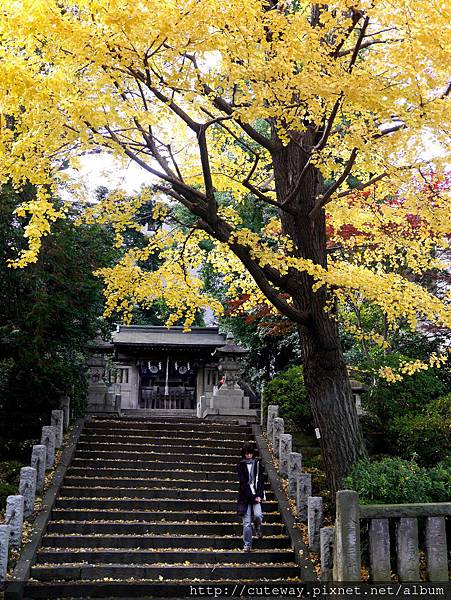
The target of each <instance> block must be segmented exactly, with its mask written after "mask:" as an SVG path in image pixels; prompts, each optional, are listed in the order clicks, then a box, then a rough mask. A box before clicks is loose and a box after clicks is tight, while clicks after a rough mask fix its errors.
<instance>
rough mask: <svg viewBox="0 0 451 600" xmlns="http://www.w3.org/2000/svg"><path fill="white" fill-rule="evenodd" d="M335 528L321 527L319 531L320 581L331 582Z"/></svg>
mask: <svg viewBox="0 0 451 600" xmlns="http://www.w3.org/2000/svg"><path fill="white" fill-rule="evenodd" d="M334 542H335V527H322V528H321V531H320V542H319V543H320V554H321V574H320V580H321V581H332V577H333V567H334Z"/></svg>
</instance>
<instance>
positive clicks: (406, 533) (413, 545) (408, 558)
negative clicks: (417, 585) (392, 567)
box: [396, 517, 420, 581]
mask: <svg viewBox="0 0 451 600" xmlns="http://www.w3.org/2000/svg"><path fill="white" fill-rule="evenodd" d="M396 553H397V559H398V575H399V579H400V580H401V581H420V558H419V553H418V519H415V518H412V517H403V518H401V519H399V522H398V526H397V529H396Z"/></svg>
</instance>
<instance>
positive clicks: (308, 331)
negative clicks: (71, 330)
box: [273, 132, 365, 495]
mask: <svg viewBox="0 0 451 600" xmlns="http://www.w3.org/2000/svg"><path fill="white" fill-rule="evenodd" d="M293 137H294V136H293ZM307 145H312V135H311V134H309V132H307V134H303V136H300V135H299V136H297V139H296V138H295V139H294V140H293V141H292V142H290V143H289V144H288V146H285V147H284V148H283V149H282V150H280V151H279V152H278V153H277V154H274V155H273V164H274V177H275V184H276V192H277V196H278V199H279V202H280V201H283V199H284V198H287V196H289V195H290V193H292V192H293V189H296V188H297V187H299V189H298V190H297V192H296V194H295V195H294V197H293V198H292V199H291V200H290V203H289V208H290V210H291V211H292V212H291V214H290V213H287V212H286V211H281V212H280V217H281V221H282V232H283V234H284V235H286V236H288V237H289V238H290V239H291V240H292V242H293V246H294V250H293V255H294V256H297V257H302V258H308V259H310V260H312V261H313V262H315V263H316V264H320V265H322V266H323V267H326V266H327V252H326V222H325V214H324V211H323V210H322V211H321V214H320V215H318V216H317V217H316V219H315V220H312V218H311V217H310V216H309V213H310V211H311V210H312V208H313V206H314V203H315V198H316V197H317V196H318V194H321V193H323V191H324V183H323V178H322V176H321V173H320V172H319V170H318V169H317V168H316V167H313V166H309V167H307V170H306V172H305V176H304V177H303V179H302V184H301V185H300V186H296V183H297V182H298V181H299V177H300V173H301V172H302V170H303V168H304V166H305V165H306V162H307V160H308V154H307V152H305V151H304V150H303V147H306V146H307ZM288 277H289V278H290V280H291V281H290V287H293V283H294V288H295V291H293V292H292V294H291V295H292V299H293V303H294V305H295V306H296V308H298V309H299V310H301V311H305V310H307V311H308V312H309V315H310V318H309V321H308V323H307V324H306V325H302V326H299V335H300V339H301V347H302V351H303V352H302V354H303V365H304V379H305V384H306V388H307V391H308V395H309V399H310V403H311V407H312V413H313V418H314V422H315V426H316V427H317V428H318V429H319V433H320V436H321V437H320V444H321V449H322V453H323V460H324V463H325V467H326V474H327V479H328V484H329V486H330V489H331V491H332V494H333V495H335V493H336V492H337V490H339V489H340V488H341V486H342V480H343V477H344V476H345V475H347V474H348V473H349V471H350V470H351V468H352V466H353V464H354V463H355V462H356V461H357V460H358V458H359V457H360V456H362V455H364V454H365V447H364V442H363V437H362V433H361V430H360V426H359V421H358V417H357V411H356V407H355V401H354V398H353V395H352V391H351V386H350V383H349V377H348V373H347V370H346V364H345V361H344V358H343V354H342V350H341V346H340V338H339V333H338V326H337V323H336V321H335V320H334V318H333V315H331V314H330V313H329V312H327V311H326V310H325V307H326V302H327V299H328V294H327V290H326V289H325V288H324V287H323V288H321V289H319V290H317V291H316V292H314V291H313V289H312V286H313V285H314V283H315V281H314V280H313V278H312V277H310V276H309V275H307V273H299V272H297V271H295V270H292V271H290V272H289V274H288Z"/></svg>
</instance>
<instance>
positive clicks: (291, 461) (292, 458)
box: [288, 452, 302, 498]
mask: <svg viewBox="0 0 451 600" xmlns="http://www.w3.org/2000/svg"><path fill="white" fill-rule="evenodd" d="M301 473H302V454H301V453H300V452H290V454H289V455H288V496H289V497H290V498H296V490H297V485H298V476H299V475H300V474H301Z"/></svg>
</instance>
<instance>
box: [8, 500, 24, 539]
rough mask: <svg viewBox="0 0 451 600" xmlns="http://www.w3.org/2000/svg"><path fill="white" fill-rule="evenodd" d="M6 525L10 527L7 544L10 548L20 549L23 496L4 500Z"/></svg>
mask: <svg viewBox="0 0 451 600" xmlns="http://www.w3.org/2000/svg"><path fill="white" fill-rule="evenodd" d="M5 521H6V524H7V525H9V526H10V536H9V543H10V546H11V548H20V543H21V541H22V526H23V496H19V495H17V496H8V497H7V498H6V514H5Z"/></svg>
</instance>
